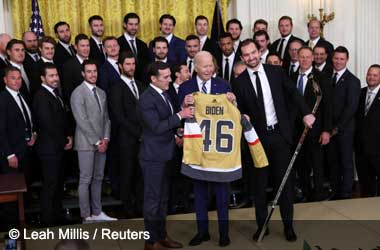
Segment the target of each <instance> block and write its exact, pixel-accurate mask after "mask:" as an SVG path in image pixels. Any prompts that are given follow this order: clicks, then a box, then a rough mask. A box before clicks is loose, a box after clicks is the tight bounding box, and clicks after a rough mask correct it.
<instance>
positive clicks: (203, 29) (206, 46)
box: [195, 15, 219, 55]
mask: <svg viewBox="0 0 380 250" xmlns="http://www.w3.org/2000/svg"><path fill="white" fill-rule="evenodd" d="M207 31H208V19H207V17H205V16H202V15H199V16H197V17H196V18H195V32H196V34H197V36H198V38H199V41H200V50H205V51H208V52H210V53H211V54H212V55H216V54H217V53H219V48H218V45H217V44H216V43H215V41H212V40H210V38H208V37H207Z"/></svg>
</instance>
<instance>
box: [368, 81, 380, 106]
mask: <svg viewBox="0 0 380 250" xmlns="http://www.w3.org/2000/svg"><path fill="white" fill-rule="evenodd" d="M379 89H380V85H377V87H376V88H374V89H373V90H370V89H369V88H368V89H367V96H366V98H365V100H366V102H365V103H367V101H368V98H369V92H371V93H372V95H371V100H370V105H369V106H370V107H371V106H372V103H373V101H374V100H375V97H376V95H377V93H378V92H379Z"/></svg>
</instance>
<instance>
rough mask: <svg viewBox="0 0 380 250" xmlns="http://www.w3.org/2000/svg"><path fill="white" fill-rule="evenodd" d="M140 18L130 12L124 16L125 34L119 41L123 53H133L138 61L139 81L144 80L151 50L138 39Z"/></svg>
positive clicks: (137, 77) (137, 75) (136, 74)
mask: <svg viewBox="0 0 380 250" xmlns="http://www.w3.org/2000/svg"><path fill="white" fill-rule="evenodd" d="M139 24H140V17H139V16H138V15H137V14H136V13H133V12H130V13H128V14H126V15H125V16H124V22H123V29H124V34H123V35H121V36H120V37H119V38H118V39H117V40H118V42H119V45H120V52H121V51H131V52H133V54H134V55H135V57H136V59H137V64H136V73H135V77H136V79H138V80H139V81H142V80H143V79H144V77H143V74H144V69H145V68H146V67H147V66H148V64H149V50H148V46H147V45H146V43H145V42H144V41H142V40H140V39H139V38H137V36H136V35H137V32H138V29H139Z"/></svg>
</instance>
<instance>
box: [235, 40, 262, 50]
mask: <svg viewBox="0 0 380 250" xmlns="http://www.w3.org/2000/svg"><path fill="white" fill-rule="evenodd" d="M251 43H253V44H254V45H255V46H256V49H257V50H260V44H259V43H258V42H256V41H255V40H253V39H251V38H247V39H245V40H244V41H242V42H241V45H240V54H242V50H241V48H243V47H245V46H247V45H249V44H251Z"/></svg>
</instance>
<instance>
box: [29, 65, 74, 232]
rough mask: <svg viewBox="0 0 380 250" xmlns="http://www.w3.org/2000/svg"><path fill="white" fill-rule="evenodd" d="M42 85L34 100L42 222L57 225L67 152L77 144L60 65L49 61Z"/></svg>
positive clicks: (46, 224) (42, 76)
mask: <svg viewBox="0 0 380 250" xmlns="http://www.w3.org/2000/svg"><path fill="white" fill-rule="evenodd" d="M41 78H42V85H41V87H40V89H39V90H38V91H37V93H36V95H35V98H34V100H33V112H34V113H33V114H34V117H35V123H36V128H37V133H38V140H37V142H36V152H37V154H38V157H39V159H40V162H41V169H42V179H43V185H42V190H41V211H42V212H41V215H42V216H41V222H42V223H43V224H44V225H45V226H53V225H56V224H57V223H58V222H59V221H58V219H59V217H60V209H61V204H60V203H61V199H62V190H63V180H62V179H63V165H62V161H63V153H64V150H69V149H71V147H72V144H73V137H72V131H70V130H69V128H70V126H69V123H68V120H67V117H66V111H65V104H64V103H63V100H62V99H61V97H60V96H59V92H58V85H59V76H58V70H57V67H56V66H55V65H54V64H52V63H46V64H45V65H44V66H43V68H42V75H41Z"/></svg>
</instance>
